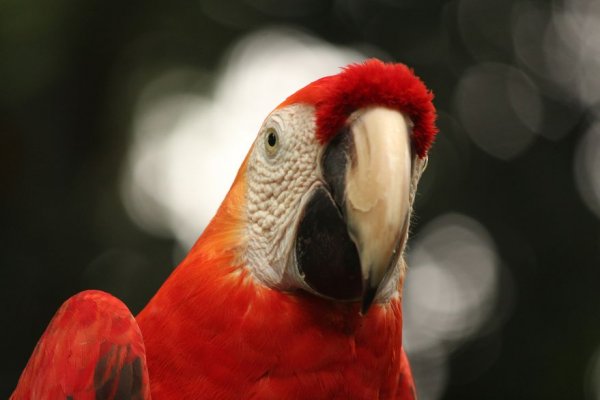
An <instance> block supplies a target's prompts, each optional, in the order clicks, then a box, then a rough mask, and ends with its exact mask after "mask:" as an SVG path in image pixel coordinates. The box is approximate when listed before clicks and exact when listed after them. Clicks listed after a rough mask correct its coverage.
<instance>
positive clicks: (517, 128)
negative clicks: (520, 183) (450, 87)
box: [455, 63, 543, 160]
mask: <svg viewBox="0 0 600 400" xmlns="http://www.w3.org/2000/svg"><path fill="white" fill-rule="evenodd" d="M455 105H456V108H457V110H458V115H459V117H460V120H461V123H462V125H463V126H464V128H465V130H466V131H467V133H468V134H469V136H470V137H471V139H472V140H473V141H474V142H475V144H477V145H478V146H479V147H480V148H481V149H482V150H484V151H485V152H487V153H488V154H490V155H492V156H494V157H497V158H500V159H503V160H508V159H511V158H514V157H516V156H517V155H519V154H521V153H522V152H523V151H525V150H526V149H527V148H528V147H529V145H531V143H532V142H533V140H534V133H535V132H537V131H538V130H539V128H540V125H541V121H542V117H543V106H542V100H541V97H540V93H539V91H538V89H537V87H536V86H535V84H534V83H533V82H532V81H531V79H529V78H528V76H527V75H526V74H525V73H524V72H522V71H520V70H518V69H516V68H514V67H511V66H507V65H503V64H496V63H482V64H479V65H477V66H475V67H472V68H470V69H468V70H467V71H466V72H465V73H464V75H463V76H462V78H461V80H460V82H459V83H458V87H457V90H456V97H455Z"/></svg>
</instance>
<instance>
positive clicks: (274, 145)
mask: <svg viewBox="0 0 600 400" xmlns="http://www.w3.org/2000/svg"><path fill="white" fill-rule="evenodd" d="M265 150H266V152H267V155H268V156H269V157H273V156H274V155H275V154H276V153H277V150H279V135H278V134H277V131H276V130H275V129H274V128H268V129H267V131H266V132H265Z"/></svg>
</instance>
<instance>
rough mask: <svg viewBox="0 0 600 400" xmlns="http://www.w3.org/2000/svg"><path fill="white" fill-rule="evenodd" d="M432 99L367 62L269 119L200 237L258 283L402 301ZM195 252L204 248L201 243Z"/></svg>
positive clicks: (403, 76)
mask: <svg viewBox="0 0 600 400" xmlns="http://www.w3.org/2000/svg"><path fill="white" fill-rule="evenodd" d="M432 99H433V95H432V93H431V92H430V91H428V90H427V88H426V87H425V85H424V84H423V82H422V81H421V80H420V79H419V78H417V77H416V76H415V75H414V73H413V72H412V71H411V70H410V69H409V68H408V67H406V66H405V65H403V64H386V63H383V62H381V61H378V60H369V61H366V62H364V63H361V64H353V65H350V66H348V67H346V68H344V69H343V70H342V71H341V72H340V73H339V74H337V75H333V76H328V77H325V78H322V79H319V80H317V81H315V82H313V83H311V84H309V85H308V86H306V87H304V88H303V89H300V90H299V91H298V92H296V93H294V94H293V95H291V96H290V97H288V98H287V99H286V100H285V101H284V102H283V103H281V104H280V105H279V106H278V107H277V108H276V109H275V110H274V111H273V112H271V114H269V115H268V116H267V118H266V119H265V121H264V123H263V125H262V127H261V128H260V130H259V133H258V136H257V138H256V141H255V142H254V144H253V146H252V148H251V149H250V152H249V153H248V155H247V157H246V160H245V161H244V163H243V165H242V167H241V169H240V172H239V173H238V176H237V178H236V181H235V182H234V185H233V187H232V189H231V191H230V193H229V195H228V197H227V198H226V200H225V202H224V203H223V205H222V206H221V208H220V210H219V212H218V213H217V216H216V217H215V219H214V220H213V223H211V225H209V227H208V228H207V231H209V232H210V233H212V236H213V237H218V238H220V239H216V240H214V241H213V242H212V243H213V245H212V246H211V248H212V249H213V250H214V251H215V252H218V251H221V250H217V249H224V248H226V249H234V250H232V251H234V252H235V259H236V262H237V263H238V264H239V265H243V266H244V268H246V269H247V270H248V271H249V273H250V275H251V276H252V279H254V280H255V281H256V282H258V283H260V284H262V285H264V286H266V287H269V288H273V289H277V290H281V291H289V292H294V291H298V290H301V291H306V292H309V293H312V294H313V295H316V296H320V297H324V298H327V299H331V300H332V301H339V302H361V304H362V311H363V313H364V312H366V311H367V310H368V308H369V306H370V305H371V304H372V302H373V301H375V302H386V301H388V300H389V299H390V298H391V297H393V296H395V295H397V294H398V293H399V290H400V288H401V283H402V281H403V276H404V270H405V267H404V265H405V264H404V260H403V257H402V254H403V251H404V248H405V244H406V240H407V236H408V231H409V224H410V216H411V208H412V203H413V200H414V196H415V191H416V187H417V183H418V181H419V177H420V175H421V172H422V171H423V169H424V168H425V166H426V163H427V152H428V149H429V147H430V145H431V143H432V142H433V139H434V136H435V134H436V132H437V129H436V127H435V118H436V117H435V109H434V106H433V104H432ZM199 242H202V239H201V240H200V241H199Z"/></svg>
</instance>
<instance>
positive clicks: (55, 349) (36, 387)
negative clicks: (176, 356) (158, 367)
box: [10, 290, 150, 400]
mask: <svg viewBox="0 0 600 400" xmlns="http://www.w3.org/2000/svg"><path fill="white" fill-rule="evenodd" d="M30 399H32V400H33V399H35V400H38V399H39V400H44V399H47V400H54V399H62V400H87V399H90V400H91V399H95V400H100V399H102V400H104V399H114V400H116V399H132V400H133V399H135V400H146V399H150V389H149V382H148V369H147V367H146V355H145V348H144V341H143V339H142V334H141V332H140V329H139V327H138V325H137V323H136V321H135V319H134V317H133V315H132V314H131V312H130V311H129V309H128V308H127V306H125V304H123V303H122V302H121V301H120V300H118V299H117V298H116V297H113V296H111V295H110V294H108V293H104V292H100V291H93V290H90V291H85V292H81V293H79V294H77V295H75V296H73V297H71V298H70V299H69V300H67V301H66V302H65V303H64V304H63V305H62V306H61V307H60V309H59V310H58V311H57V313H56V315H55V316H54V318H53V319H52V321H50V324H49V325H48V328H46V331H45V332H44V334H43V335H42V337H41V339H40V340H39V342H38V344H37V346H36V347H35V350H34V351H33V354H32V355H31V358H30V359H29V362H28V363H27V366H26V367H25V370H24V371H23V373H22V374H21V378H20V379H19V383H18V384H17V388H16V389H15V391H14V392H13V394H12V396H11V397H10V400H30Z"/></svg>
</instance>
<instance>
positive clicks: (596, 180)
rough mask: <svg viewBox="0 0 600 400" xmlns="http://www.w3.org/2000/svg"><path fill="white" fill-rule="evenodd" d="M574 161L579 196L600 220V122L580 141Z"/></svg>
mask: <svg viewBox="0 0 600 400" xmlns="http://www.w3.org/2000/svg"><path fill="white" fill-rule="evenodd" d="M574 159H575V165H574V169H575V182H576V183H577V189H578V190H579V194H580V195H581V197H582V198H583V200H584V201H585V203H586V204H587V206H588V207H589V209H590V210H592V211H593V212H594V213H595V214H596V215H597V216H598V217H599V218H600V122H596V123H595V124H594V125H592V127H591V128H590V129H589V130H588V131H587V133H586V134H585V135H584V136H583V137H582V138H581V139H580V141H579V143H578V145H577V151H576V154H575V158H574Z"/></svg>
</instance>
